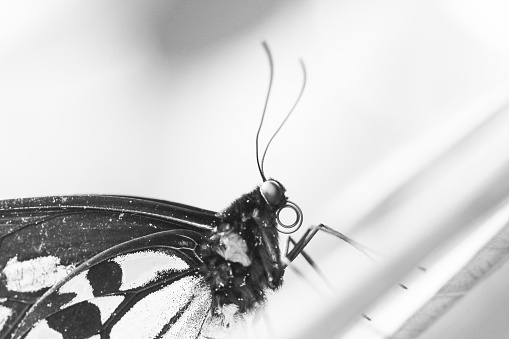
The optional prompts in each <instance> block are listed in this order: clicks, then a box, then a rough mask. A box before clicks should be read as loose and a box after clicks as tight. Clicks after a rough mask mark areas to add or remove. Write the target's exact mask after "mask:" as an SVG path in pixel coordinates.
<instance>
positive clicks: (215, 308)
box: [0, 43, 352, 339]
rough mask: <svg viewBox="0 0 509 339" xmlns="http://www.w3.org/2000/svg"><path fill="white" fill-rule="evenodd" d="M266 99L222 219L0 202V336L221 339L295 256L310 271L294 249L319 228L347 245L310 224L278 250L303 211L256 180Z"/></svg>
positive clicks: (105, 204) (129, 203)
mask: <svg viewBox="0 0 509 339" xmlns="http://www.w3.org/2000/svg"><path fill="white" fill-rule="evenodd" d="M263 46H264V48H265V50H266V52H267V55H268V57H269V62H270V67H271V78H270V83H269V94H270V87H271V84H272V74H273V72H272V69H273V63H272V57H271V54H270V50H269V48H268V46H267V44H266V43H263ZM302 65H303V64H302ZM303 70H304V84H305V74H306V73H305V68H304V67H303ZM303 89H304V86H303V87H302V91H303ZM302 91H301V95H302ZM268 98H269V95H267V101H266V103H265V108H264V113H263V115H262V121H261V123H260V126H259V129H258V133H257V137H256V153H257V163H258V168H259V171H260V174H261V177H262V179H263V182H262V184H261V185H259V186H258V187H256V188H254V189H253V190H252V191H250V192H248V193H246V194H244V195H242V196H240V197H239V198H238V199H236V200H234V201H233V202H232V203H231V205H230V206H229V207H227V208H226V209H224V210H223V211H221V212H212V211H208V210H204V209H201V208H197V207H193V206H187V205H183V204H179V203H174V202H168V201H163V200H156V199H147V198H139V197H129V196H104V195H85V196H57V197H44V198H26V199H15V200H5V201H0V328H1V329H0V339H18V338H25V339H32V338H46V339H51V338H62V339H70V338H79V339H81V338H91V339H92V338H93V339H99V338H223V337H226V335H227V333H228V330H229V329H230V328H232V327H233V326H234V324H236V323H237V322H239V321H241V320H242V319H243V317H244V316H245V315H246V314H250V313H252V312H254V311H255V310H256V309H258V308H259V307H260V306H261V305H263V304H264V302H265V301H266V294H267V292H268V291H271V290H277V289H278V288H280V287H281V286H282V283H283V275H284V272H285V269H286V268H287V267H288V265H289V264H290V263H291V262H292V261H293V260H294V259H295V258H296V257H297V256H298V255H299V254H303V255H304V256H305V257H306V258H307V259H308V261H309V262H310V263H311V264H314V263H313V262H312V261H311V259H310V258H309V257H308V256H307V255H306V254H305V252H304V248H305V247H306V245H307V244H308V243H309V241H310V240H311V239H312V238H313V236H314V235H315V234H316V233H317V232H319V231H324V232H326V233H329V234H332V235H334V236H336V237H338V238H340V239H343V240H345V241H347V242H350V243H351V242H352V241H351V239H349V238H347V237H345V236H344V235H342V234H341V233H339V232H337V231H335V230H334V229H332V228H330V227H328V226H325V225H318V226H316V227H311V228H309V229H308V230H307V231H306V232H305V233H304V235H303V236H302V238H300V240H298V241H295V240H294V239H293V238H292V237H291V236H289V237H288V238H287V241H286V246H285V248H286V249H285V250H282V249H281V248H280V245H279V241H280V240H279V233H286V234H291V233H293V232H294V231H295V230H296V229H298V228H299V227H300V226H301V225H302V215H303V214H302V211H301V209H300V208H299V206H298V205H296V204H295V203H293V202H291V201H290V200H288V198H287V196H286V189H285V187H284V186H283V185H282V184H281V183H280V182H279V181H277V180H275V179H270V178H269V179H267V178H266V177H265V174H264V171H263V161H264V158H265V154H266V152H267V148H268V145H267V148H266V149H265V153H264V155H263V158H262V160H261V161H260V160H259V156H258V154H259V152H258V136H259V133H260V129H261V126H262V124H263V117H264V115H265V110H266V107H267V102H268ZM299 98H300V95H299ZM297 101H298V100H297ZM294 108H295V105H294ZM292 111H293V108H292V110H291V111H290V113H289V114H288V115H287V117H286V118H288V116H289V115H290V114H291V112H292ZM284 121H286V119H285V120H284ZM284 121H283V123H284ZM281 126H282V124H281ZM281 126H280V128H281ZM278 131H279V129H278ZM276 133H277V131H276ZM276 133H275V134H276ZM275 134H274V136H275ZM274 136H273V137H274ZM273 137H272V139H273ZM272 139H271V140H270V141H269V143H268V144H270V142H271V141H272ZM287 208H289V209H291V210H293V211H294V212H295V220H294V222H293V223H291V224H287V223H283V222H282V220H281V219H280V213H281V211H282V210H284V209H287Z"/></svg>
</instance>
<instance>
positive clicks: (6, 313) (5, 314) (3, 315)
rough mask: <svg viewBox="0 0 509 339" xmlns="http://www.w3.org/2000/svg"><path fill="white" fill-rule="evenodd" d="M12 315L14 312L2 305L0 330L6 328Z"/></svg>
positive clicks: (0, 308) (0, 306) (0, 307)
mask: <svg viewBox="0 0 509 339" xmlns="http://www.w3.org/2000/svg"><path fill="white" fill-rule="evenodd" d="M11 315H12V310H11V309H10V308H9V307H5V306H2V305H0V328H2V327H4V325H5V323H6V322H7V320H9V317H10V316H11Z"/></svg>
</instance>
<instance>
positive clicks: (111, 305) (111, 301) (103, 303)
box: [90, 295, 124, 324]
mask: <svg viewBox="0 0 509 339" xmlns="http://www.w3.org/2000/svg"><path fill="white" fill-rule="evenodd" d="M123 300H124V297H122V296H118V295H117V296H108V297H99V298H95V299H93V300H90V302H91V303H92V304H94V305H96V306H97V307H99V310H100V311H101V323H102V324H104V323H105V322H106V320H108V319H109V318H110V316H111V314H112V313H113V312H114V311H115V309H116V308H117V307H118V305H120V303H121V302H122V301H123Z"/></svg>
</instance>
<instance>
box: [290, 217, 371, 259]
mask: <svg viewBox="0 0 509 339" xmlns="http://www.w3.org/2000/svg"><path fill="white" fill-rule="evenodd" d="M318 231H323V232H325V233H328V234H330V235H333V236H335V237H337V238H339V239H341V240H343V241H346V242H347V243H349V244H350V245H352V246H354V247H355V248H357V249H359V250H360V251H362V252H364V253H366V249H365V248H364V247H363V246H362V245H360V244H359V243H357V242H356V241H354V240H352V239H350V238H348V237H347V236H346V235H344V234H342V233H340V232H338V231H336V230H335V229H333V228H331V227H329V226H326V225H324V224H320V225H317V226H312V227H310V228H309V229H308V230H307V231H306V233H304V235H303V236H302V238H300V240H299V241H297V242H296V241H295V240H293V239H292V238H291V237H288V242H291V243H292V244H294V246H293V248H292V249H291V250H290V251H288V248H289V246H288V245H289V243H288V244H287V250H286V259H287V260H288V261H289V262H292V261H293V260H294V259H295V258H296V257H297V256H298V255H299V254H302V255H303V256H304V258H305V259H306V261H307V262H309V264H310V265H311V266H316V265H314V262H313V260H312V259H311V257H309V255H308V254H306V253H305V252H304V248H305V247H306V246H307V244H308V243H309V242H310V241H311V239H312V238H313V237H314V236H315V234H316V233H318Z"/></svg>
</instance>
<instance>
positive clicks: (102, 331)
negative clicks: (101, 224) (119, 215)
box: [14, 230, 212, 339]
mask: <svg viewBox="0 0 509 339" xmlns="http://www.w3.org/2000/svg"><path fill="white" fill-rule="evenodd" d="M201 238H202V235H200V234H199V233H197V232H193V231H188V230H171V231H164V232H159V233H156V234H152V235H148V236H144V237H141V238H138V239H135V240H132V241H129V242H125V243H123V244H120V245H117V246H115V247H113V248H111V249H109V250H107V251H105V252H102V253H100V254H99V255H97V256H96V257H94V258H92V259H90V260H88V261H87V262H85V263H84V264H83V265H81V266H80V267H79V268H78V269H76V270H75V271H73V272H72V274H70V275H69V276H68V277H67V278H65V279H64V280H63V281H62V282H60V283H58V284H57V285H56V286H54V287H53V288H52V289H50V290H49V291H48V292H47V293H46V294H45V295H44V296H43V297H42V298H41V300H40V301H38V302H37V303H36V304H35V305H34V306H33V308H32V309H31V310H30V311H29V312H28V314H27V315H26V316H25V318H24V319H23V321H22V322H21V324H20V326H19V328H18V329H17V330H16V332H15V334H14V338H23V337H24V335H27V338H32V337H33V338H42V337H44V338H53V337H54V338H64V339H70V338H75V339H78V338H83V339H84V338H91V337H94V336H97V338H162V337H165V338H198V336H199V335H200V332H201V329H202V327H203V326H204V323H205V320H206V319H207V317H208V316H209V315H210V307H211V304H212V297H211V291H210V288H209V287H208V286H207V285H206V284H205V283H204V281H203V279H202V277H201V276H200V275H199V274H198V267H200V266H201V265H200V263H201V260H200V258H199V257H198V256H197V255H196V252H195V249H196V248H197V245H198V244H199V242H200V241H201Z"/></svg>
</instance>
